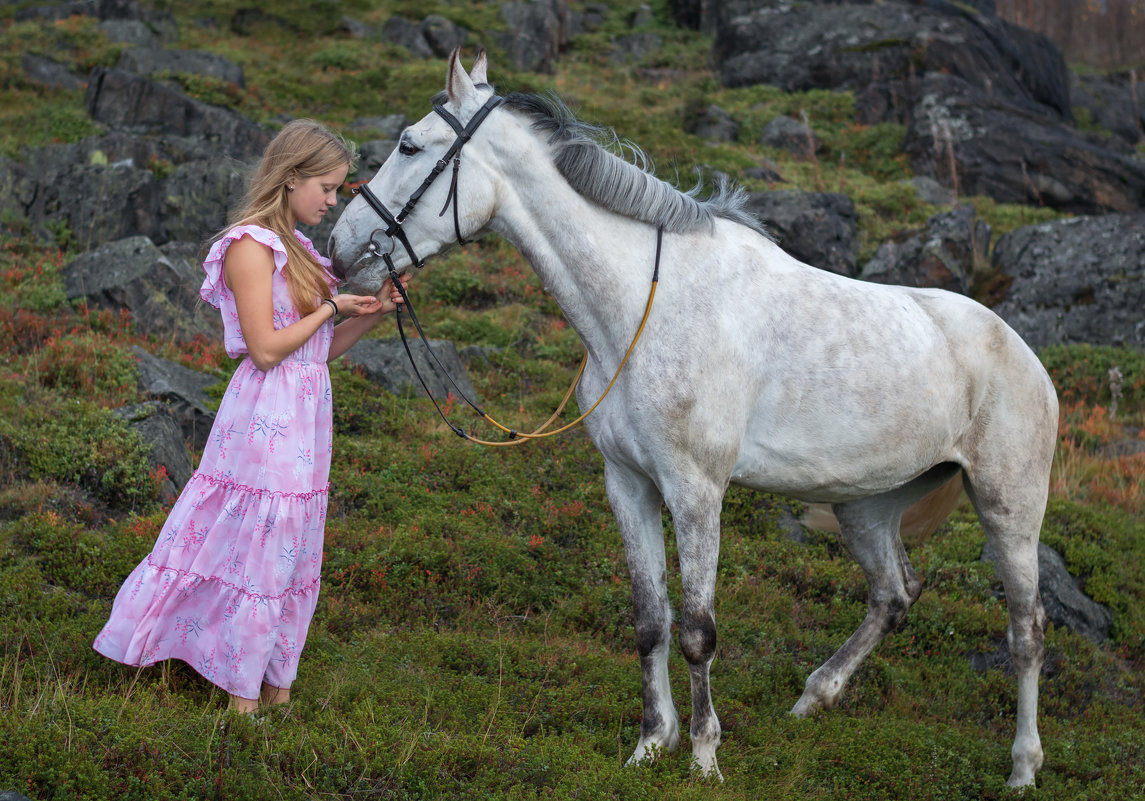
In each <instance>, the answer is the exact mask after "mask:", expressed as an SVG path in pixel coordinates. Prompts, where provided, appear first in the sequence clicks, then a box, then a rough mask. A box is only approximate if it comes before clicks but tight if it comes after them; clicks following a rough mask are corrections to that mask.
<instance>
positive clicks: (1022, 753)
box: [966, 475, 1049, 787]
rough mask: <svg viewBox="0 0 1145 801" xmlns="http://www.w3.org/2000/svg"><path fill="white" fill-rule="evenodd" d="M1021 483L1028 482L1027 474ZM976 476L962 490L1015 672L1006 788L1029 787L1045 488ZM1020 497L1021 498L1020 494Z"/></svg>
mask: <svg viewBox="0 0 1145 801" xmlns="http://www.w3.org/2000/svg"><path fill="white" fill-rule="evenodd" d="M1022 482H1023V483H1026V484H1027V485H1028V484H1029V479H1028V477H1025V476H1024V477H1023V478H1022ZM985 483H986V482H984V481H983V480H982V479H981V478H977V477H968V480H967V486H966V490H967V494H968V495H969V496H970V500H971V502H972V503H973V504H974V508H975V509H976V510H977V512H978V516H979V519H980V520H981V521H982V528H983V529H984V530H985V532H986V537H987V539H988V540H989V541H990V543H991V546H992V550H993V552H994V570H995V573H997V575H998V577H999V578H1000V579H1001V580H1002V586H1003V589H1004V590H1005V593H1006V608H1007V611H1008V613H1009V617H1010V622H1009V625H1008V626H1007V629H1006V642H1007V645H1008V646H1009V649H1010V657H1011V659H1012V660H1013V663H1014V669H1015V672H1016V673H1017V676H1018V705H1017V707H1018V708H1017V732H1016V734H1015V737H1014V744H1013V746H1012V748H1011V750H1010V755H1011V758H1012V760H1013V769H1012V771H1011V773H1010V778H1009V779H1008V781H1007V784H1009V785H1010V786H1011V787H1024V786H1027V785H1033V783H1034V774H1035V773H1036V772H1037V771H1038V769H1039V768H1040V767H1041V766H1042V760H1043V752H1042V744H1041V738H1040V737H1039V736H1038V677H1039V675H1040V673H1041V669H1042V662H1043V661H1044V658H1045V644H1044V641H1045V629H1046V613H1045V609H1043V607H1042V600H1041V596H1040V594H1039V592H1038V535H1039V532H1040V530H1041V522H1042V516H1043V515H1044V513H1045V502H1046V487H1047V486H1048V483H1049V482H1048V475H1047V477H1046V481H1045V483H1042V484H1041V486H1040V487H1038V486H1029V490H1028V491H1027V492H1022V491H1020V490H1019V489H1018V488H1017V487H1011V488H1010V490H1009V491H1008V492H1005V493H996V492H992V491H991V492H988V491H986V490H985V489H984V485H985ZM1023 496H1025V497H1023Z"/></svg>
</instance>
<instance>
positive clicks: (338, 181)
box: [288, 164, 350, 225]
mask: <svg viewBox="0 0 1145 801" xmlns="http://www.w3.org/2000/svg"><path fill="white" fill-rule="evenodd" d="M349 170H350V166H349V165H348V164H343V165H342V166H341V167H338V168H337V169H335V170H331V171H330V172H328V173H326V174H324V175H315V176H312V177H310V178H299V179H297V180H295V182H294V190H293V191H292V192H290V193H289V195H288V198H289V202H290V216H291V217H292V218H293V219H292V222H294V223H302V224H303V225H317V224H318V223H320V222H321V221H322V218H323V217H324V216H326V211H327V209H330V208H333V207H334V206H336V205H338V187H340V186H341V185H342V183H343V182H344V181H345V180H346V173H348V172H349Z"/></svg>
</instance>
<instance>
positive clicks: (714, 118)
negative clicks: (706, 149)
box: [684, 106, 739, 142]
mask: <svg viewBox="0 0 1145 801" xmlns="http://www.w3.org/2000/svg"><path fill="white" fill-rule="evenodd" d="M684 129H685V130H687V131H688V132H689V133H691V134H694V135H695V136H698V137H700V138H701V139H704V140H707V141H709V142H734V141H735V140H736V136H737V134H738V133H739V125H738V124H736V121H735V120H734V119H732V115H731V114H729V113H728V112H727V111H725V110H724V109H722V108H720V107H719V106H707V107H705V108H703V109H702V110H699V111H698V112H696V113H695V114H694V115H692V116H691V117H690V118H689V119H688V120H686V121H685V124H684Z"/></svg>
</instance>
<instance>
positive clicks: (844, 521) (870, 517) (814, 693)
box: [791, 464, 958, 717]
mask: <svg viewBox="0 0 1145 801" xmlns="http://www.w3.org/2000/svg"><path fill="white" fill-rule="evenodd" d="M957 471H958V467H957V465H948V464H943V465H939V466H937V467H935V468H933V469H932V470H930V471H929V472H927V473H925V474H923V475H922V476H920V477H919V478H917V479H915V480H914V481H912V482H910V483H909V484H907V485H906V486H904V487H901V488H900V489H898V490H895V491H894V492H890V493H886V494H883V495H876V496H873V497H870V498H864V499H862V500H858V501H851V502H848V503H841V504H835V506H834V507H833V511H834V514H835V517H836V518H837V519H838V521H839V531H840V534H841V535H842V538H843V543H844V545H846V547H847V550H848V551H849V552H850V554H851V556H852V557H853V558H854V559H855V561H856V562H858V563H859V566H860V567H861V568H862V569H863V574H864V575H865V576H866V579H867V615H866V617H865V618H864V619H863V622H862V623H861V624H860V625H859V628H858V629H856V630H855V633H854V634H852V635H851V636H850V637H849V638H848V639H847V641H846V642H845V643H844V644H843V647H842V648H840V649H839V650H838V651H836V652H835V654H834V655H833V656H832V657H831V658H830V659H828V660H827V661H826V662H824V663H823V664H822V665H821V666H820V667H819V668H818V669H817V670H816V671H815V672H813V673H812V674H811V675H810V676H808V677H807V682H806V685H805V686H804V689H803V695H801V696H800V698H799V701H798V702H796V704H795V706H794V708H793V709H792V710H791V714H793V715H795V716H797V717H807V716H808V715H811V714H813V713H815V712H817V711H818V710H820V709H830V708H831V707H833V706H834V705H835V704H836V702H838V700H839V696H840V695H842V693H843V688H844V687H845V686H846V684H847V680H848V679H850V677H851V676H852V675H853V674H854V672H855V671H856V670H857V669H858V668H859V666H860V665H861V664H862V663H863V660H864V659H866V658H867V656H869V655H870V653H871V651H873V650H874V649H875V646H877V645H878V644H879V642H880V641H881V640H882V639H883V637H885V636H886V635H887V634H888V633H890V632H891V631H894V630H895V629H896V628H898V627H899V626H900V625H901V624H902V622H903V620H905V619H906V614H907V611H908V610H909V609H910V607H911V605H912V604H914V602H915V601H916V600H918V596H919V595H920V594H921V592H922V581H921V580H920V579H919V576H918V573H916V572H915V570H914V568H913V567H912V566H911V563H910V559H909V558H907V555H906V549H905V548H903V544H902V539H901V538H900V537H899V524H900V521H901V519H902V515H903V512H904V511H905V510H906V509H907V508H909V507H910V506H911V505H912V504H914V503H915V502H917V501H918V500H919V499H920V498H922V497H924V496H925V495H926V494H927V493H929V492H931V491H932V490H933V489H934V488H935V487H938V486H941V485H942V484H944V483H945V482H947V481H949V480H950V478H952V477H953V476H954V475H955V474H956V473H957Z"/></svg>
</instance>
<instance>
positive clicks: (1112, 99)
mask: <svg viewBox="0 0 1145 801" xmlns="http://www.w3.org/2000/svg"><path fill="white" fill-rule="evenodd" d="M1070 78H1071V80H1070V93H1069V96H1070V102H1071V103H1072V104H1073V108H1074V114H1075V115H1076V116H1078V117H1079V119H1080V117H1081V113H1082V112H1085V113H1086V114H1088V115H1089V117H1090V119H1091V121H1092V122H1093V123H1095V124H1096V125H1099V126H1101V127H1102V128H1104V129H1106V130H1107V131H1109V132H1110V133H1112V134H1113V135H1114V136H1117V137H1119V138H1120V139H1121V140H1122V141H1124V142H1125V143H1126V145H1128V146H1129V147H1133V146H1135V145H1137V144H1138V143H1139V142H1140V141H1141V140H1142V139H1145V88H1143V87H1142V86H1141V85H1140V82H1139V81H1137V80H1135V79H1134V77H1133V76H1132V75H1131V74H1128V75H1127V74H1113V75H1078V74H1076V73H1075V74H1073V75H1071V76H1070Z"/></svg>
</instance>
